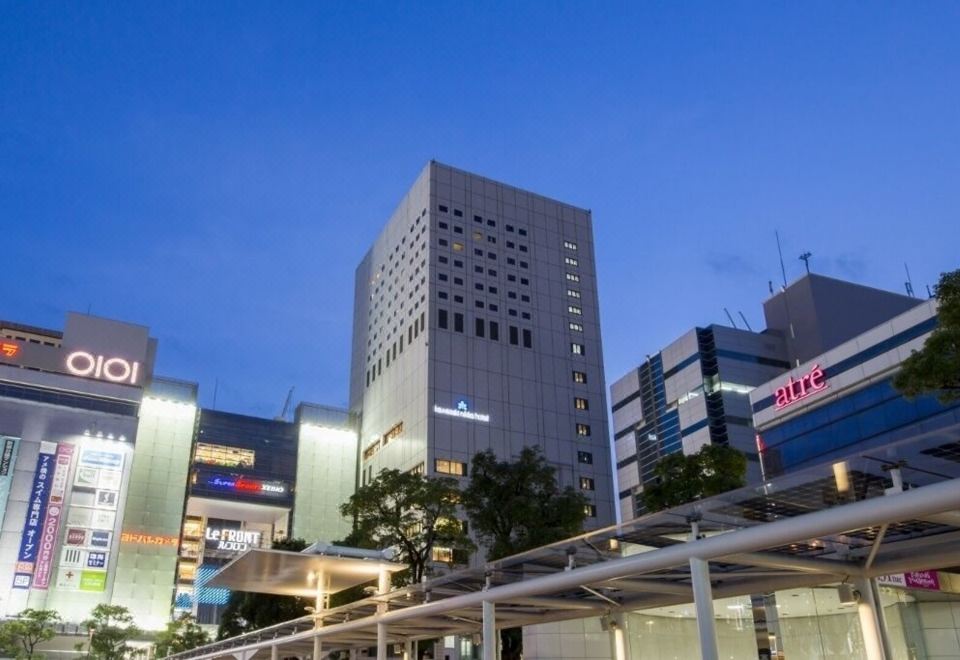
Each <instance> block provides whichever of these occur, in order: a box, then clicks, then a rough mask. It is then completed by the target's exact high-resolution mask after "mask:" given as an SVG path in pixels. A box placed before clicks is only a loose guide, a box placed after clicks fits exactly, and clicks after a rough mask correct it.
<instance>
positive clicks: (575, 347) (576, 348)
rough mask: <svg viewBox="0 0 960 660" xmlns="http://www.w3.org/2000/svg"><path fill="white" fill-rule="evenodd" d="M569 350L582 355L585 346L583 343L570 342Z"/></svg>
mask: <svg viewBox="0 0 960 660" xmlns="http://www.w3.org/2000/svg"><path fill="white" fill-rule="evenodd" d="M570 352H571V353H573V354H574V355H584V353H585V348H584V346H583V344H577V343H575V342H574V343H572V344H570Z"/></svg>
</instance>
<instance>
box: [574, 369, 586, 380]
mask: <svg viewBox="0 0 960 660" xmlns="http://www.w3.org/2000/svg"><path fill="white" fill-rule="evenodd" d="M573 382H574V383H586V382H587V374H586V373H584V372H583V371H574V372H573Z"/></svg>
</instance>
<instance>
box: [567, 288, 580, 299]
mask: <svg viewBox="0 0 960 660" xmlns="http://www.w3.org/2000/svg"><path fill="white" fill-rule="evenodd" d="M567 295H568V296H570V297H571V298H579V297H580V292H579V291H577V290H575V289H567Z"/></svg>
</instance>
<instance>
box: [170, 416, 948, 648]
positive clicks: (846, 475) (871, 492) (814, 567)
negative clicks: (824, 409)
mask: <svg viewBox="0 0 960 660" xmlns="http://www.w3.org/2000/svg"><path fill="white" fill-rule="evenodd" d="M901 484H902V489H901V487H900V486H901ZM901 491H902V492H901ZM693 523H695V524H696V528H697V530H698V537H697V538H696V539H692V538H691V527H692V525H693ZM958 543H960V423H958V424H956V425H954V426H952V427H949V428H944V429H939V430H937V431H936V432H931V433H929V434H926V435H922V436H915V437H913V438H910V439H909V440H906V441H903V442H900V443H897V444H895V445H890V446H886V447H884V448H882V449H877V450H872V451H870V452H867V453H863V454H858V455H855V456H850V457H848V458H846V459H845V460H842V461H837V462H835V463H832V464H825V465H821V466H819V467H816V468H812V469H809V470H805V471H803V472H798V473H795V474H792V475H788V476H784V477H779V478H777V479H774V480H771V481H769V482H767V483H764V484H761V485H759V486H752V487H746V488H741V489H739V490H735V491H731V492H729V493H725V494H723V495H719V496H716V497H712V498H709V499H705V500H701V501H699V502H696V503H692V504H688V505H684V506H681V507H676V508H674V509H670V510H668V511H662V512H659V513H654V514H650V515H646V516H643V517H640V518H637V519H635V520H631V521H629V522H625V523H623V524H620V525H615V526H612V527H608V528H605V529H601V530H597V531H593V532H589V533H586V534H583V535H581V536H578V537H575V538H571V539H567V540H565V541H562V542H559V543H554V544H551V545H547V546H544V547H541V548H537V549H535V550H531V551H529V552H525V553H522V554H519V555H514V556H512V557H508V558H505V559H502V560H498V561H492V562H488V563H486V564H484V565H483V566H482V567H480V568H476V569H467V570H457V571H453V572H450V573H449V574H446V575H443V576H439V577H435V578H433V579H431V580H428V581H426V582H424V583H423V584H417V585H411V586H406V587H402V588H398V589H395V590H393V591H390V592H389V593H386V594H383V595H376V596H373V597H371V598H366V599H364V600H361V601H358V602H355V603H351V604H349V605H345V606H342V607H337V608H334V609H330V610H326V611H323V612H319V613H317V614H316V615H314V616H310V617H304V618H302V619H298V620H295V621H291V622H288V623H285V624H281V625H279V626H274V627H271V628H267V629H263V630H260V631H255V632H253V633H249V634H247V635H243V636H240V637H237V638H233V639H229V640H224V641H222V642H218V643H215V644H212V645H208V646H205V647H201V648H199V649H195V650H193V651H189V652H186V653H181V654H178V655H177V656H175V657H177V658H215V657H222V656H224V655H230V654H233V655H236V656H237V657H240V658H242V660H247V659H248V658H250V657H253V656H254V655H258V654H264V655H265V656H266V655H267V654H269V650H270V647H271V646H274V645H280V646H281V653H282V654H284V655H288V654H289V655H292V654H309V653H310V652H311V650H312V648H313V646H312V645H313V638H314V637H316V636H319V637H320V638H321V640H322V643H323V648H324V649H325V650H326V649H334V648H350V647H358V646H371V645H373V643H374V640H375V639H376V626H377V624H378V623H384V624H386V625H387V630H388V635H389V638H390V640H391V642H402V641H405V640H410V639H427V638H435V637H438V636H441V635H453V634H471V633H476V632H479V630H480V628H481V620H482V615H481V605H482V603H483V601H489V602H493V603H495V604H496V617H497V623H496V625H497V627H498V628H511V627H517V626H523V625H527V624H532V623H543V622H548V621H557V620H563V619H573V618H584V617H589V616H597V615H602V614H606V613H612V612H619V611H624V610H639V609H646V608H652V607H661V606H666V605H674V604H680V603H688V602H691V601H692V600H693V596H692V593H691V578H690V559H691V558H699V559H705V560H708V561H709V566H710V578H711V584H712V588H713V596H714V598H722V597H729V596H738V595H743V594H751V593H767V592H770V591H775V590H780V589H789V588H796V587H801V586H811V585H814V584H824V583H832V582H841V581H846V580H849V579H855V578H861V577H872V576H879V575H887V574H894V573H902V572H905V571H914V570H925V569H940V570H950V569H953V570H956V571H958V572H960V566H958V565H957V564H958V563H960V555H958V554H957V552H956V548H957V547H958V546H957V544H958ZM382 603H386V604H387V606H388V607H387V610H388V611H387V612H386V613H382V612H381V613H379V614H378V611H377V610H378V605H379V604H382ZM315 624H316V626H317V627H316V628H314V625H315Z"/></svg>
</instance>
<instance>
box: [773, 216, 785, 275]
mask: <svg viewBox="0 0 960 660" xmlns="http://www.w3.org/2000/svg"><path fill="white" fill-rule="evenodd" d="M773 235H774V236H776V237H777V254H779V255H780V273H781V274H782V275H783V288H784V289H786V288H787V267H786V266H784V265H783V249H782V248H781V247H780V232H779V231H778V230H776V229H775V230H774V231H773Z"/></svg>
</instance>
